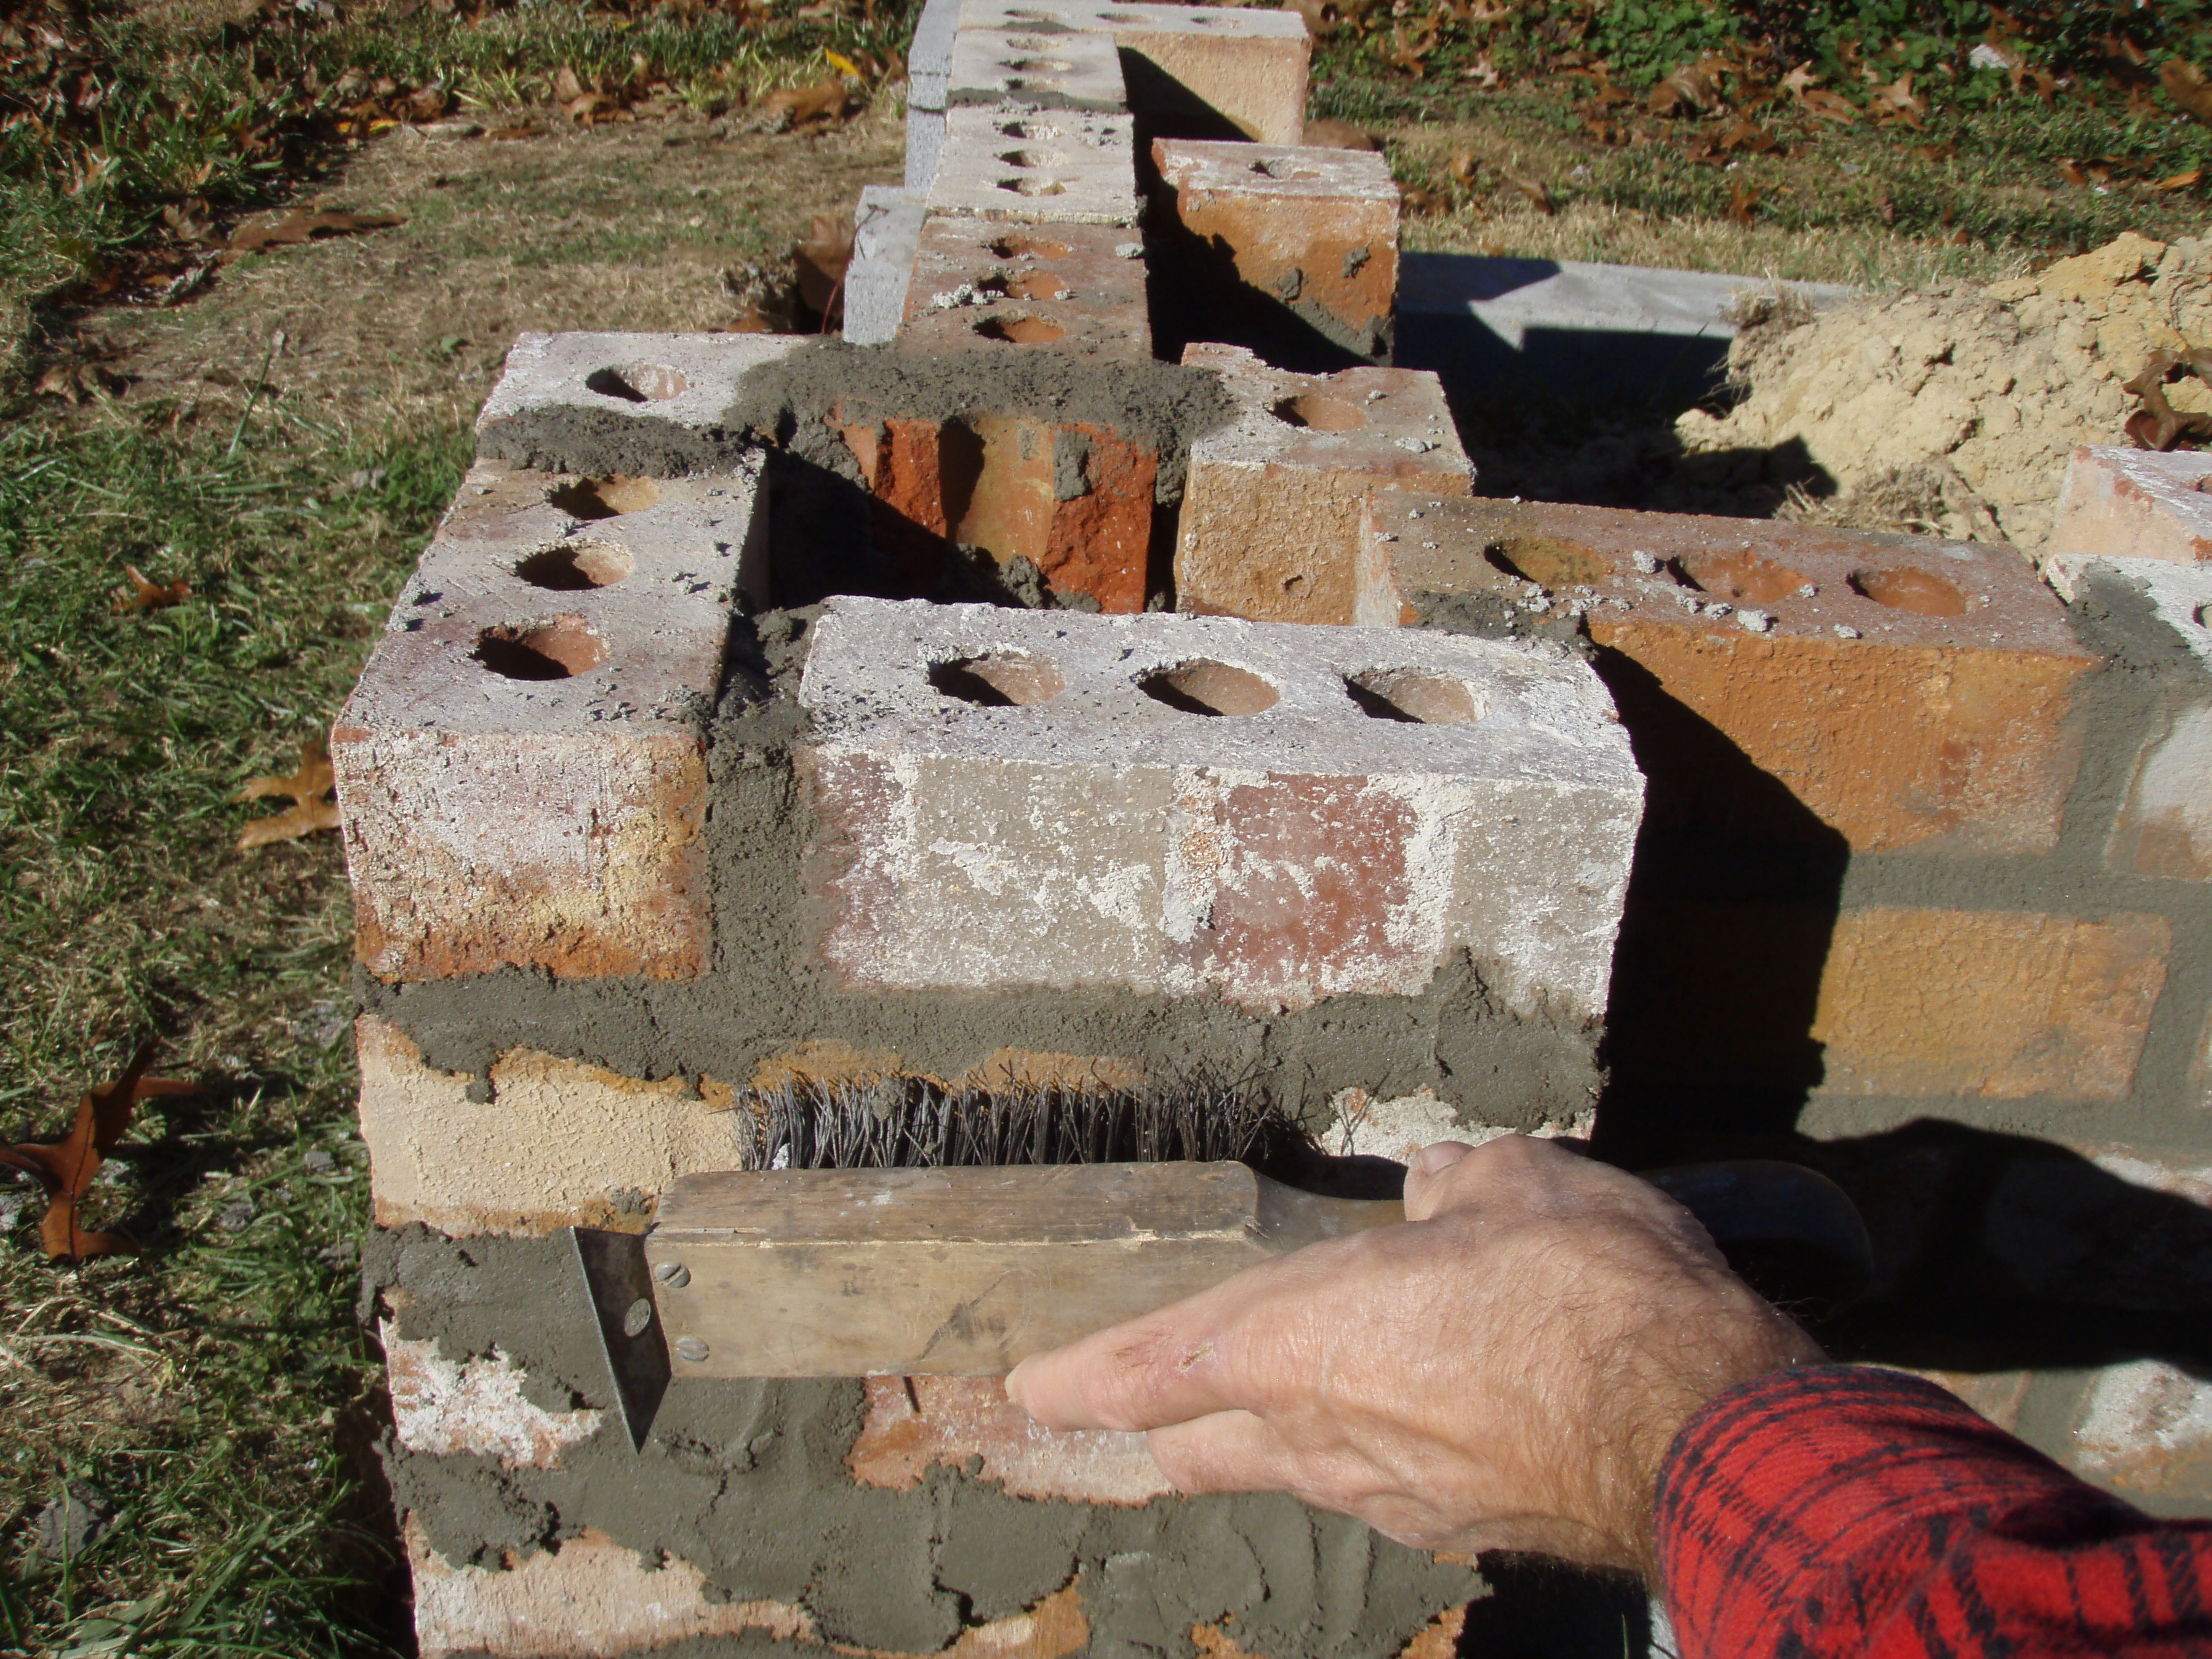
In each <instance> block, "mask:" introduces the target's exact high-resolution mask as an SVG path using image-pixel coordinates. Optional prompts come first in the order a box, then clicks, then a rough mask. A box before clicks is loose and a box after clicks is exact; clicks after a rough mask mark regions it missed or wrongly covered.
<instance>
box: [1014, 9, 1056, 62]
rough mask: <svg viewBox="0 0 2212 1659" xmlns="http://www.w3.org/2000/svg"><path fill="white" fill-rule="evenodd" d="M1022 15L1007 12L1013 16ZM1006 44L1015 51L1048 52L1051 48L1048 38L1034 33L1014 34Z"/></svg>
mask: <svg viewBox="0 0 2212 1659" xmlns="http://www.w3.org/2000/svg"><path fill="white" fill-rule="evenodd" d="M1008 15H1009V16H1015V17H1018V16H1021V15H1024V14H1022V13H1020V12H1011V13H1009V14H1008ZM1006 44H1007V45H1008V46H1012V48H1013V49H1014V50H1015V51H1016V52H1050V51H1051V50H1052V43H1051V42H1050V41H1049V40H1042V39H1041V38H1040V37H1038V36H1036V35H1034V34H1018V35H1015V36H1013V37H1012V39H1010V40H1008V41H1007V42H1006Z"/></svg>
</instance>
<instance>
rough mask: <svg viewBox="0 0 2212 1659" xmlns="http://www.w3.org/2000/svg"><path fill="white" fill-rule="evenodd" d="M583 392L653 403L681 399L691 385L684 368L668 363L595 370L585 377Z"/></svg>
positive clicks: (635, 364)
mask: <svg viewBox="0 0 2212 1659" xmlns="http://www.w3.org/2000/svg"><path fill="white" fill-rule="evenodd" d="M584 389H585V390H586V391H587V392H598V393H599V396H601V397H602V398H621V399H622V400H623V402H624V403H630V404H651V403H659V402H662V401H664V400H665V399H667V398H680V397H682V396H683V395H684V393H685V392H689V391H690V389H691V382H690V381H689V380H685V379H684V371H683V370H682V369H679V368H669V366H668V365H667V364H665V363H631V364H630V365H629V366H628V367H627V368H600V369H594V370H593V371H592V373H591V374H587V375H586V376H585V377H584Z"/></svg>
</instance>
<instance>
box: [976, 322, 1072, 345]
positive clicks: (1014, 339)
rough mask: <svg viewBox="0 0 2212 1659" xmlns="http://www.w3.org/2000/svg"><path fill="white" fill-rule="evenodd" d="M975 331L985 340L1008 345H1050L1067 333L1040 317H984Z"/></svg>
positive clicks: (1057, 325)
mask: <svg viewBox="0 0 2212 1659" xmlns="http://www.w3.org/2000/svg"><path fill="white" fill-rule="evenodd" d="M975 331H976V332H977V333H978V334H980V335H981V336H982V337H984V338H985V339H987V340H1004V341H1006V343H1008V344H1009V345H1050V344H1051V343H1053V342H1054V340H1057V339H1059V338H1060V337H1061V336H1063V335H1065V334H1066V332H1067V331H1066V329H1064V328H1062V327H1061V326H1060V325H1059V324H1058V323H1048V322H1047V321H1045V319H1043V318H1042V317H986V318H985V319H983V320H982V321H981V322H980V323H978V324H976V325H975Z"/></svg>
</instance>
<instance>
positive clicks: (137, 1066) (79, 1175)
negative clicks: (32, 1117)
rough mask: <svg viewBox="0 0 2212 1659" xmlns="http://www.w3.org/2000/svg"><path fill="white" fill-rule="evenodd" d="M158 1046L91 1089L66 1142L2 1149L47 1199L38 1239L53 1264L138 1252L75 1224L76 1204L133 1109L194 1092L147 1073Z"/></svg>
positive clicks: (120, 1238)
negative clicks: (149, 1100) (164, 1097)
mask: <svg viewBox="0 0 2212 1659" xmlns="http://www.w3.org/2000/svg"><path fill="white" fill-rule="evenodd" d="M154 1048H155V1044H154V1039H153V1038H151V1037H149V1038H147V1039H146V1041H145V1042H142V1043H140V1044H139V1045H138V1052H137V1054H134V1055H132V1056H131V1064H130V1065H129V1066H127V1067H126V1068H125V1071H124V1073H123V1075H122V1076H121V1077H119V1078H118V1079H116V1080H115V1081H114V1082H112V1083H111V1084H109V1085H107V1087H106V1088H105V1089H94V1090H93V1091H91V1092H90V1093H88V1094H87V1095H86V1096H85V1097H83V1098H82V1100H80V1101H79V1102H78V1103H77V1109H76V1121H74V1122H73V1123H72V1124H71V1125H70V1132H69V1134H68V1135H67V1137H66V1138H64V1139H61V1140H58V1141H33V1142H29V1143H27V1144H25V1145H22V1146H5V1147H0V1164H5V1165H7V1166H8V1167H9V1168H10V1169H15V1170H21V1171H22V1172H23V1173H24V1174H25V1175H27V1176H31V1177H32V1178H33V1179H34V1180H35V1181H37V1182H38V1183H39V1186H40V1189H41V1190H42V1191H44V1192H45V1194H46V1216H45V1218H43V1219H42V1220H41V1221H40V1224H39V1237H40V1241H41V1242H42V1243H44V1244H45V1245H46V1256H47V1259H48V1260H49V1261H59V1260H61V1259H63V1258H64V1257H67V1258H69V1259H70V1260H71V1261H89V1260H90V1259H91V1258H92V1257H94V1256H96V1255H131V1253H133V1252H135V1251H136V1250H137V1248H138V1247H137V1244H136V1243H133V1242H132V1241H131V1237H130V1235H129V1234H127V1233H123V1232H99V1233H95V1232H86V1231H83V1230H82V1228H80V1227H79V1226H78V1225H76V1206H77V1205H78V1203H79V1202H80V1201H81V1200H82V1199H83V1197H84V1195H85V1194H87V1193H88V1192H89V1191H90V1190H91V1189H92V1178H93V1176H95V1175H97V1174H98V1173H99V1172H100V1161H101V1160H102V1159H103V1158H106V1156H107V1154H108V1153H109V1152H112V1151H114V1150H115V1143H116V1142H117V1141H118V1140H120V1139H122V1138H123V1131H124V1129H125V1127H127V1126H128V1125H129V1123H130V1121H131V1108H132V1107H133V1106H135V1105H136V1104H137V1103H138V1102H140V1101H142V1100H145V1099H147V1098H149V1097H152V1096H155V1095H187V1094H191V1093H192V1092H193V1091H194V1087H195V1085H191V1084H190V1083H185V1082H180V1081H179V1080H178V1079H173V1078H157V1077H148V1076H147V1075H146V1067H147V1066H149V1064H151V1063H152V1061H153V1059H154Z"/></svg>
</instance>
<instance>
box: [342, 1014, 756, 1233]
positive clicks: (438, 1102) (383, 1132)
mask: <svg viewBox="0 0 2212 1659" xmlns="http://www.w3.org/2000/svg"><path fill="white" fill-rule="evenodd" d="M354 1041H355V1046H356V1049H357V1050H358V1053H359V1054H360V1060H361V1102H360V1106H361V1138H362V1142H363V1143H364V1144H365V1145H366V1146H368V1156H369V1193H370V1196H371V1199H372V1200H373V1203H374V1211H375V1216H376V1221H377V1225H379V1226H383V1227H401V1226H404V1225H407V1224H408V1223H410V1222H416V1221H419V1222H421V1223H422V1224H423V1225H425V1226H430V1227H435V1228H438V1229H439V1230H440V1231H442V1232H444V1233H446V1234H447V1235H448V1236H450V1237H462V1236H465V1235H478V1234H486V1233H494V1234H510V1235H538V1234H543V1233H549V1232H551V1231H555V1230H556V1229H558V1228H562V1227H606V1226H620V1225H624V1222H623V1218H624V1217H626V1216H627V1217H634V1218H635V1220H634V1221H633V1222H631V1223H630V1224H629V1225H643V1219H644V1210H645V1206H647V1203H648V1202H649V1200H652V1199H653V1197H654V1196H656V1195H657V1194H659V1192H660V1190H661V1189H662V1188H665V1186H666V1185H667V1184H668V1183H669V1182H671V1181H673V1180H674V1179H675V1178H676V1177H677V1176H683V1175H693V1174H697V1173H699V1172H701V1171H703V1170H729V1169H734V1168H736V1167H737V1164H738V1137H737V1134H736V1132H735V1131H734V1130H733V1129H732V1126H731V1119H730V1116H729V1109H730V1103H731V1098H732V1097H731V1095H730V1091H728V1090H727V1089H726V1088H723V1087H721V1086H720V1085H717V1084H714V1082H712V1081H711V1080H708V1081H707V1082H706V1083H704V1084H702V1086H701V1087H700V1088H699V1089H696V1090H695V1089H693V1088H691V1087H690V1085H687V1084H686V1083H685V1082H684V1079H681V1078H667V1079H662V1080H660V1081H659V1082H654V1083H648V1082H645V1081H642V1080H641V1079H636V1078H626V1077H620V1076H617V1074H616V1073H612V1072H609V1071H607V1070H605V1068H604V1067H601V1066H588V1065H585V1064H583V1063H582V1062H580V1061H578V1060H563V1059H562V1058H560V1057H558V1056H556V1055H553V1054H544V1053H541V1052H539V1051H538V1050H536V1049H532V1048H515V1049H512V1050H510V1051H508V1052H507V1053H506V1054H502V1055H501V1056H500V1058H499V1059H498V1060H495V1062H494V1063H493V1065H492V1066H491V1069H490V1072H489V1074H488V1076H487V1078H486V1079H484V1080H483V1081H482V1082H479V1081H478V1080H477V1079H471V1078H469V1077H465V1076H462V1075H460V1074H459V1073H452V1072H441V1071H438V1070H436V1069H435V1068H434V1067H432V1066H428V1065H426V1064H425V1063H424V1061H423V1060H422V1051H421V1050H420V1049H419V1048H416V1046H415V1044H414V1043H413V1042H410V1041H409V1040H408V1038H407V1037H406V1036H404V1034H403V1033H402V1032H401V1031H400V1030H398V1027H396V1026H394V1025H392V1024H390V1023H389V1022H388V1021H386V1020H383V1019H380V1018H378V1017H377V1016H375V1015H374V1014H364V1015H362V1017H361V1018H360V1019H359V1020H358V1021H356V1024H355V1027H354ZM487 1084H488V1085H489V1086H488V1087H487V1086H486V1085H487Z"/></svg>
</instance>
